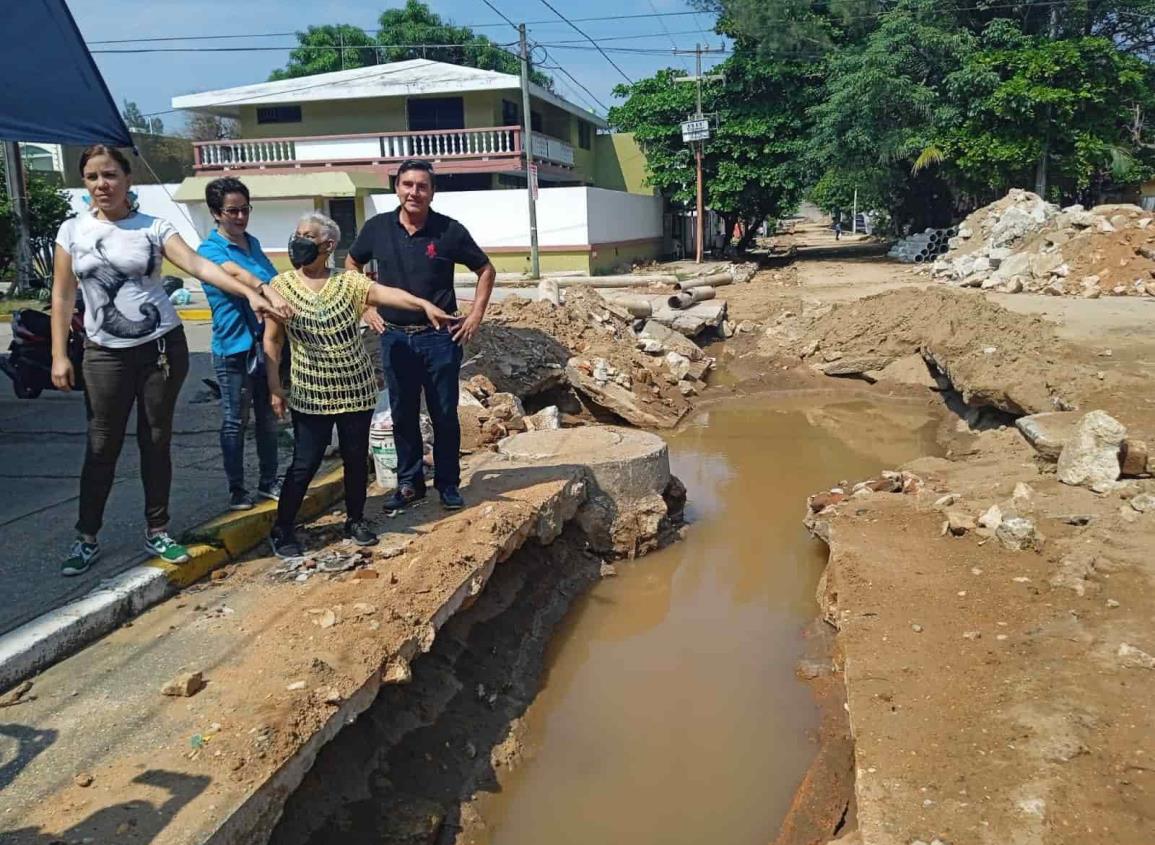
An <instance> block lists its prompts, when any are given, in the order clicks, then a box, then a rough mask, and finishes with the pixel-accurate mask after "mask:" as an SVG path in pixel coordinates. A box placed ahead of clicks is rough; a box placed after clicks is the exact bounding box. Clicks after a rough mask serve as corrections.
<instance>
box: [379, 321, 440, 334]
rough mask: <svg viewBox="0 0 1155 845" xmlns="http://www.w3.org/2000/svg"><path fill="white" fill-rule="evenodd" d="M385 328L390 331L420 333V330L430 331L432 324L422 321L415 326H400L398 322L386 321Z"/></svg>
mask: <svg viewBox="0 0 1155 845" xmlns="http://www.w3.org/2000/svg"><path fill="white" fill-rule="evenodd" d="M385 328H387V329H389V330H390V331H396V332H404V333H405V334H420V333H421V332H427V331H432V329H433V326H432V325H430V324H429V323H423V324H421V325H416V326H402V325H399V324H398V323H386V324H385Z"/></svg>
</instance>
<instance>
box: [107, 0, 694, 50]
mask: <svg viewBox="0 0 1155 845" xmlns="http://www.w3.org/2000/svg"><path fill="white" fill-rule="evenodd" d="M482 2H484V0H482ZM499 14H500V13H499ZM696 14H698V13H697V12H658V13H657V15H656V17H659V18H673V17H682V16H685V15H696ZM653 17H655V14H654V13H653V12H649V13H644V14H633V15H601V16H596V17H587V18H573V19H572V20H573V21H574V22H576V23H596V22H604V21H626V20H641V19H648V18H653ZM502 18H503V19H505V20H506V22H507V23H508V22H509V20H508V18H505V16H504V15H502ZM525 23H526V26H560V25H562V24H563V21H558V20H554V19H552V18H551V19H549V20H536V21H526V22H525ZM564 23H569V22H568V21H566V22H564ZM453 26H464V27H466V28H468V29H488V28H492V27H495V26H505V24H500V23H472V24H453ZM357 28H358V29H361V30H365V31H366V33H367V32H368V30H370V29H374V28H376V25H373V26H369V27H357ZM298 34H299V33H297V32H249V33H218V34H215V35H157V36H148V37H143V38H113V39H104V40H101V41H88V42H86V43H87V44H88V46H89V47H99V46H104V45H106V44H147V43H150V42H154V41H208V40H214V41H216V40H220V39H224V38H278V37H282V38H283V37H296V36H297V35H298Z"/></svg>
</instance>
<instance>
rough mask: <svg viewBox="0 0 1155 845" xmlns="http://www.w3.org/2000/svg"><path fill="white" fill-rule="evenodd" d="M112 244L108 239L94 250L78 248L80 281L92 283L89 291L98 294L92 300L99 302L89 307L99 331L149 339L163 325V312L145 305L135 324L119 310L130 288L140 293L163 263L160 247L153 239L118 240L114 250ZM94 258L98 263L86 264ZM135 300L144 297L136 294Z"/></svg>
mask: <svg viewBox="0 0 1155 845" xmlns="http://www.w3.org/2000/svg"><path fill="white" fill-rule="evenodd" d="M108 241H109V239H108V238H97V239H96V241H95V242H94V243H93V245H92V247H91V249H88V248H87V247H85V246H78V247H77V250H78V252H80V253H81V254H80V255H79V256H74V257H73V266H74V267H75V268H76V269H77V274H76V276H77V278H78V279H79V280H80V281H81V282H88V283H90V285H91V286H90V287H88V288H86V291H89V292H92V293H96V294H97V295H96V296H93V297H92V299H93V300H95V301H92V302H88V303H86V305H87V307H88V308H89V309H90V310H91V311H93V312H94V314H95V318H96V319H95V325H96V328H97V330H98V331H101V332H105V333H107V334H109V335H112V336H113V337H120V338H125V339H129V338H137V337H146V336H147V335H150V334H152V333H153V332H154V331H156V329H157V327H158V326H159V325H160V321H161V316H160V309H159V308H157V307H156V305H154V304H153V303H151V302H141V303H140V304H139V305H138V306H137V309H138V310H139V311H140V315H141V316H140V319H138V320H133V319H130V318H129V317H127V316H125V314H124V313H123V312H122V311H121V310H120V309H119V308H118V307H117V297H118V296H119V295H120V292H121V289H122V288H125V287H126V286H127V287H129V288H132V287H135V288H137V289H138V291H139V290H140V289H141V288H143V286H144V280H145V279H146V278H148V277H149V276H151V275H152V273H153V270H154V269H155V268H156V263H157V261H158V260H160V246H159V245H158V244H155V243H153V242H152V241H151V240H150V239H147V238H137V239H133V240H124V239H121V240H117V241H115V242H113V243H112V244H111V246H112V247H114V248H113V249H110V248H109V246H110V245H109V244H108ZM92 257H95V258H96V259H98V260H96V261H93V262H91V263H90V262H89V261H84V260H83V259H84V258H92ZM78 258H79V259H81V260H79V261H78V260H77V259H78ZM85 265H90V266H89V268H88V269H87V270H84V269H81V268H83V267H84V266H85ZM126 293H127V291H126ZM132 298H134V299H139V298H140V294H139V293H138V292H134V295H133V297H132ZM101 300H103V301H101Z"/></svg>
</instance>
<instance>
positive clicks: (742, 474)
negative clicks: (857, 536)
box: [270, 394, 937, 845]
mask: <svg viewBox="0 0 1155 845" xmlns="http://www.w3.org/2000/svg"><path fill="white" fill-rule="evenodd" d="M935 429H936V421H935V420H934V419H932V417H931V413H930V410H929V408H928V407H926V406H921V405H920V406H910V405H902V404H889V403H888V404H874V403H870V402H867V401H862V400H857V399H856V400H851V401H847V400H846V399H845V398H842V399H837V398H834V397H831V396H829V395H827V396H821V395H819V396H815V395H813V394H809V395H799V396H795V397H793V398H791V399H788V400H783V399H782V398H777V399H769V398H757V397H745V398H732V399H727V400H725V402H723V403H718V404H715V405H712V406H710V407H709V408H708V409H706V410H703V411H701V412H699V413H698V415H697V416H696V417H695V418H694V419H693V420H692V421H691V422H690V424H689V425H687V426H686V427H684V428H683V429H682V430H680V431H678V432H677V433H674V434H672V435H669V436H668V438H667V439H668V441H669V444H670V457H671V464H672V468H673V471H674V472H675V473H676V474H677V475H678V476H679V477H680V478H681V479H682V481H683V482H684V483H685V484H686V487H687V489H688V493H689V503H688V506H687V512H688V516H689V519H690V520H691V524H690V526H689V528H688V530H687V532H686V538H685V540H684V541H683V542H680V543H677V544H675V545H673V546H671V547H668V548H666V549H664V550H663V551H660V552H658V553H656V554H653V555H649V556H647V557H644V558H641V559H639V560H637V561H634V562H622V563H619V564H618V565H617V571H618V574H617V576H616V577H611V578H605V579H601V580H598V567H599V565H600V564H599V561H598V559H597V558H596V557H594V556H593V555H591V554H589V553H588V552H587V551H584V541H583V538H582V536H581V535H580V533H579V532H577V530H576V529H573V528H571V529H568V530H567V532H566V534H564V535H563V536H562V538H560V539H559V541H558V542H556V543H554V545H553V546H550V547H547V548H540V547H537V548H527V549H525V550H523V551H521V552H518V553H517V555H515V556H514V558H511V559H510V561H509V562H507V563H506V564H505V565H503V566H502V567H499V568H498V570H497V571H496V572H495V574H494V577H493V579H492V580H491V581H490V583H489V585H488V586H487V587H486V589H485V591H484V592H483V593H482V594H481V596H480V600H479V602H478V604H477V605H475V606H474V607H473V608H471V609H470V610H468V611H465V612H463V613H460V614H458V615H457V616H455V617H454V618H453V619H451V620H449V622H448V623H447V624H446V626H445V627H444V628H443V629H442V631H441V633H440V634H439V636H438V638H437V641H436V642H435V643H434V646H433V649H432V651H431V652H430V653H429V654H428V655H426V656H424V657H422V658H421V659H420V660H418V661H416V662H415V663H414V664H413V682H412V683H411V684H409V685H406V686H400V687H398V686H392V687H386V688H385V689H384V690H383V691H382V694H381V695H380V697H379V698H378V700H377V701H376V702H375V703H374V705H373V707H372V708H370V710H369V711H367V712H366V713H365V714H364V715H363V716H362V717H361V718H359V719H358V720H357V721H356V722H355V723H353V724H352V725H351V726H349V727H347V728H346V729H345V730H344V731H342V732H341V734H340V735H339V736H338V737H337V738H336V739H335V740H334V741H333V742H332V743H330V745H329V746H327V747H326V748H325V749H324V750H323V751H322V753H321V755H320V756H319V757H318V760H317V763H316V764H315V766H314V768H313V770H312V771H311V772H310V773H309V776H308V777H307V778H306V781H305V783H304V784H303V785H302V787H301V788H300V789H299V790H298V791H297V792H296V793H295V794H294V795H293V796H292V797H291V798H290V800H289V802H288V804H287V806H286V809H285V814H284V816H283V817H282V819H281V821H280V823H279V825H278V827H277V830H276V831H275V833H274V835H273V836H272V838H271V840H270V843H271V845H329V843H333V842H342V843H346V845H362V843H364V845H383V844H384V845H400V843H417V842H422V843H433V842H435V843H438V845H445V844H446V843H452V842H456V843H458V845H465V843H477V844H478V845H542V844H543V843H549V845H570V843H574V845H577V843H581V845H588V843H606V845H619V844H620V845H647V844H648V843H654V845H658V843H661V845H679V843H687V845H690V843H693V845H700V844H701V843H703V842H710V843H719V845H767V843H769V842H770V841H771V840H772V839H773V838H774V836H775V834H776V832H777V830H778V827H779V825H780V824H781V822H782V819H783V817H784V814H785V812H786V810H787V807H788V805H789V803H790V800H791V798H792V796H793V794H794V791H795V789H796V787H797V785H798V783H799V781H800V780H801V778H802V776H803V774H804V772H805V771H806V768H807V766H808V765H809V764H810V762H811V760H812V759H813V757H814V754H815V751H816V747H815V745H814V740H813V735H814V731H815V729H816V728H817V725H818V718H819V714H818V711H817V706H816V704H815V701H814V699H813V697H812V696H811V693H810V691H809V689H808V688H807V686H806V685H805V684H803V683H802V682H801V681H799V680H797V679H796V678H795V675H794V668H795V665H796V663H797V661H798V659H799V658H800V657H801V656H802V655H803V653H804V650H805V647H806V641H805V638H804V633H805V631H806V630H807V629H808V628H812V627H813V626H814V624H815V622H814V620H815V616H816V612H817V605H816V603H815V598H814V593H815V587H816V585H817V582H818V578H819V576H820V575H821V572H822V568H823V566H824V563H825V555H826V551H825V547H824V546H823V545H822V544H821V543H819V542H817V541H815V540H813V539H811V538H810V537H809V535H808V534H807V533H806V531H805V530H804V529H803V527H802V516H803V511H804V508H805V500H806V496H807V495H808V494H810V493H812V492H815V491H816V490H819V489H822V488H824V487H828V486H830V485H833V484H835V483H837V482H839V481H840V480H844V479H845V480H857V479H861V478H864V477H866V476H868V475H871V474H873V473H876V472H878V471H879V470H882V469H885V468H889V467H894V466H896V465H897V464H899V463H902V462H904V461H906V460H909V459H911V458H914V457H917V456H920V455H925V454H930V453H934V452H935V451H937V450H936V447H935V441H934V433H935ZM591 584H592V585H593V586H592V588H590V585H591ZM574 596H578V598H577V599H576V600H574V599H573V597H574ZM471 796H472V797H473V800H472V801H471V800H470V799H471Z"/></svg>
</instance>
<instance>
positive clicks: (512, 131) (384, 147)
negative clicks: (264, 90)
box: [195, 126, 574, 171]
mask: <svg viewBox="0 0 1155 845" xmlns="http://www.w3.org/2000/svg"><path fill="white" fill-rule="evenodd" d="M533 148H534V157H535V158H536V159H538V160H540V161H545V162H549V163H551V164H556V165H560V166H562V167H573V163H574V158H573V147H572V146H570V145H569V144H567V143H566V142H565V141H561V140H559V139H557V138H550V137H548V136H544V135H540V134H535V135H534V136H533ZM195 149H196V169H197V170H202V171H204V170H208V171H211V170H261V169H278V170H279V169H288V168H300V169H315V168H320V167H327V166H331V165H342V164H343V165H353V164H362V165H366V164H367V165H372V164H386V163H390V162H397V161H401V160H403V159H406V158H424V159H428V160H430V161H443V160H444V161H475V162H476V161H487V160H506V161H508V160H509V159H520V158H521V154H522V138H521V127H518V126H494V127H487V128H483V129H443V130H437V131H429V132H378V133H372V134H367V135H324V136H313V137H306V138H253V139H242V140H230V141H203V142H199V143H197V144H196V145H195Z"/></svg>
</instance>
